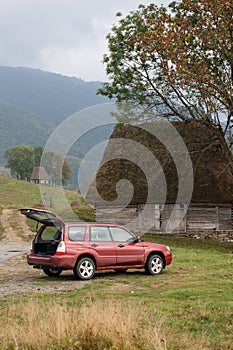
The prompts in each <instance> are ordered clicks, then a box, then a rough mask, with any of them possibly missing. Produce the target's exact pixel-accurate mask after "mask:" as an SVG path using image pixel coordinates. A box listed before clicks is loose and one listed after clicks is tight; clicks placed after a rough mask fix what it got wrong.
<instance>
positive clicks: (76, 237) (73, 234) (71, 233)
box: [68, 226, 86, 241]
mask: <svg viewBox="0 0 233 350" xmlns="http://www.w3.org/2000/svg"><path fill="white" fill-rule="evenodd" d="M85 233H86V226H71V227H69V228H68V237H69V239H70V240H71V241H84V238H85Z"/></svg>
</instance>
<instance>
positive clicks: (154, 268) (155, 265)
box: [145, 254, 164, 275]
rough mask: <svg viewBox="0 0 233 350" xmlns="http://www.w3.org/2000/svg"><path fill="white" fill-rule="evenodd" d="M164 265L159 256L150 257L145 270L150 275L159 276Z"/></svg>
mask: <svg viewBox="0 0 233 350" xmlns="http://www.w3.org/2000/svg"><path fill="white" fill-rule="evenodd" d="M163 268H164V264H163V259H162V258H161V256H160V255H157V254H154V255H151V256H150V258H149V259H148V261H147V263H146V266H145V270H146V272H147V273H148V274H150V275H159V274H160V273H162V272H163Z"/></svg>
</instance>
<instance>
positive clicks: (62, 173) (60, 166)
mask: <svg viewBox="0 0 233 350" xmlns="http://www.w3.org/2000/svg"><path fill="white" fill-rule="evenodd" d="M41 165H42V166H44V167H45V169H46V171H47V173H48V175H49V177H50V179H51V181H52V184H54V185H55V186H60V185H66V184H67V180H69V179H70V175H71V168H70V164H69V163H68V162H67V161H66V159H65V157H64V156H63V155H61V154H57V153H54V152H45V153H44V154H43V157H42V161H41Z"/></svg>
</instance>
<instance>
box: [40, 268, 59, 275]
mask: <svg viewBox="0 0 233 350" xmlns="http://www.w3.org/2000/svg"><path fill="white" fill-rule="evenodd" d="M43 271H44V273H45V274H46V275H47V276H49V277H57V276H59V275H60V274H61V273H62V269H60V268H59V267H57V268H50V269H43Z"/></svg>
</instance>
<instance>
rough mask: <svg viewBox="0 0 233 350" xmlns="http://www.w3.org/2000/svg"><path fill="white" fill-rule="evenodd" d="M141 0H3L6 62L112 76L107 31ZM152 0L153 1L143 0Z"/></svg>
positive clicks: (0, 16) (1, 44) (1, 42)
mask: <svg viewBox="0 0 233 350" xmlns="http://www.w3.org/2000/svg"><path fill="white" fill-rule="evenodd" d="M139 3H140V0H128V1H127V2H126V1H125V0H111V1H108V0H98V1H93V0H85V1H83V0H7V1H5V0H0V53H1V54H0V65H6V66H28V67H33V68H40V69H44V70H49V71H53V72H58V73H61V74H64V75H69V76H70V75H71V76H77V77H80V78H83V79H84V80H106V77H105V73H104V71H105V70H104V66H103V64H102V63H101V60H102V57H103V54H104V53H105V52H106V50H107V43H106V40H105V37H106V34H107V33H108V32H109V31H110V29H111V27H112V25H113V24H114V23H117V21H118V19H117V18H116V17H115V14H116V12H118V11H121V12H122V13H123V15H127V14H128V13H129V11H130V10H135V9H136V8H137V7H138V4H139ZM143 3H146V4H148V3H150V1H143Z"/></svg>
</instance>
